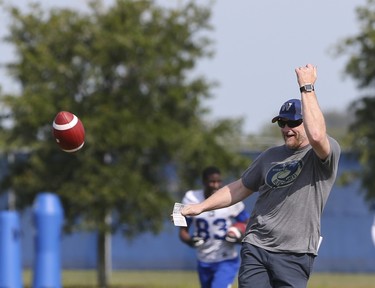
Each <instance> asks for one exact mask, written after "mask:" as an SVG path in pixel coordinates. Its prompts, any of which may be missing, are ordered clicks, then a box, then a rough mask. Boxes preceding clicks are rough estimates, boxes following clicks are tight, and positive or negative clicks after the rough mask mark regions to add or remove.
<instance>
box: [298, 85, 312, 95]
mask: <svg viewBox="0 0 375 288" xmlns="http://www.w3.org/2000/svg"><path fill="white" fill-rule="evenodd" d="M314 90H315V88H314V85H313V84H305V85H303V86H301V87H300V88H299V91H301V93H303V92H308V93H309V92H312V91H314Z"/></svg>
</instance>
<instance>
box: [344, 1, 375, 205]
mask: <svg viewBox="0 0 375 288" xmlns="http://www.w3.org/2000/svg"><path fill="white" fill-rule="evenodd" d="M356 13H357V18H358V21H359V23H360V29H361V30H360V32H359V33H358V35H356V36H353V37H348V38H346V39H344V40H343V41H342V42H340V43H339V45H337V53H338V55H342V54H347V55H349V60H348V62H347V64H346V66H345V73H346V74H347V75H349V76H351V77H352V78H353V79H354V80H355V81H357V84H358V88H360V89H363V90H364V91H365V93H366V95H365V96H363V97H362V98H361V99H359V100H356V101H354V102H353V103H352V105H351V113H353V114H354V121H353V123H352V125H351V126H350V132H351V138H352V139H351V143H352V148H353V150H354V151H355V152H356V153H357V155H358V156H359V159H360V162H361V163H362V168H361V169H362V171H360V172H359V173H358V176H359V177H360V179H361V182H362V186H363V188H364V191H365V194H366V198H367V200H368V201H369V202H370V203H374V202H375V178H374V171H375V149H374V147H375V114H374V111H375V93H374V85H375V57H374V56H375V29H374V27H375V1H374V0H368V1H367V4H366V5H365V6H362V7H358V8H357V9H356Z"/></svg>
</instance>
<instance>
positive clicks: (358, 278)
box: [24, 270, 375, 288]
mask: <svg viewBox="0 0 375 288" xmlns="http://www.w3.org/2000/svg"><path fill="white" fill-rule="evenodd" d="M110 278H111V281H110V283H111V285H110V287H113V288H125V287H126V288H146V287H147V288H198V287H199V282H198V277H197V274H196V272H195V271H113V272H112V274H111V277H110ZM31 283H32V273H31V272H30V271H25V272H24V284H25V288H26V287H31ZM62 286H63V287H64V288H65V287H66V288H94V287H95V288H97V287H98V286H97V281H96V271H94V270H64V271H63V272H62ZM233 288H237V283H234V285H233ZM308 288H375V274H330V273H313V274H312V276H311V279H310V281H309V285H308Z"/></svg>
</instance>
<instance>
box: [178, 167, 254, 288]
mask: <svg viewBox="0 0 375 288" xmlns="http://www.w3.org/2000/svg"><path fill="white" fill-rule="evenodd" d="M202 184H203V189H199V190H190V191H187V192H186V194H185V196H184V198H183V200H182V203H183V204H196V203H200V202H202V201H204V200H205V199H206V198H208V197H209V196H211V195H212V194H213V193H215V192H216V191H217V190H218V189H219V188H221V186H222V178H221V172H220V170H219V169H218V168H217V167H207V168H205V169H204V170H203V172H202ZM248 218H249V213H248V212H246V210H245V205H244V203H243V202H238V203H236V204H235V205H232V206H229V207H226V208H223V209H218V210H212V211H208V212H204V213H202V214H200V215H198V216H194V217H187V223H188V226H187V227H180V232H179V236H180V239H181V240H182V241H183V242H184V243H186V244H187V245H189V246H191V247H194V248H196V250H197V262H198V267H197V269H198V275H199V281H200V283H201V287H202V288H228V287H231V285H232V283H233V281H234V279H235V278H236V275H237V272H238V269H239V265H240V259H239V255H238V254H239V253H238V246H237V245H236V242H234V241H233V239H231V238H228V236H227V231H228V228H229V227H230V226H231V225H232V224H233V223H234V222H245V223H247V220H248ZM240 240H241V239H239V241H240Z"/></svg>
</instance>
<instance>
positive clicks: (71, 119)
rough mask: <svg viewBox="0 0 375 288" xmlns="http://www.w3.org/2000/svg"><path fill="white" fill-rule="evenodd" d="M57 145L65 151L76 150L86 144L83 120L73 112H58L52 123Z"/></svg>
mask: <svg viewBox="0 0 375 288" xmlns="http://www.w3.org/2000/svg"><path fill="white" fill-rule="evenodd" d="M52 127H53V128H52V131H53V136H54V138H55V140H56V143H57V145H59V147H60V148H61V150H63V151H65V152H69V153H72V152H76V151H78V150H79V149H81V148H82V147H83V145H84V144H85V128H84V127H83V124H82V122H81V120H80V119H79V118H78V117H77V116H76V115H74V114H73V113H70V112H67V111H61V112H59V113H57V115H56V117H55V119H54V120H53V125H52Z"/></svg>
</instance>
